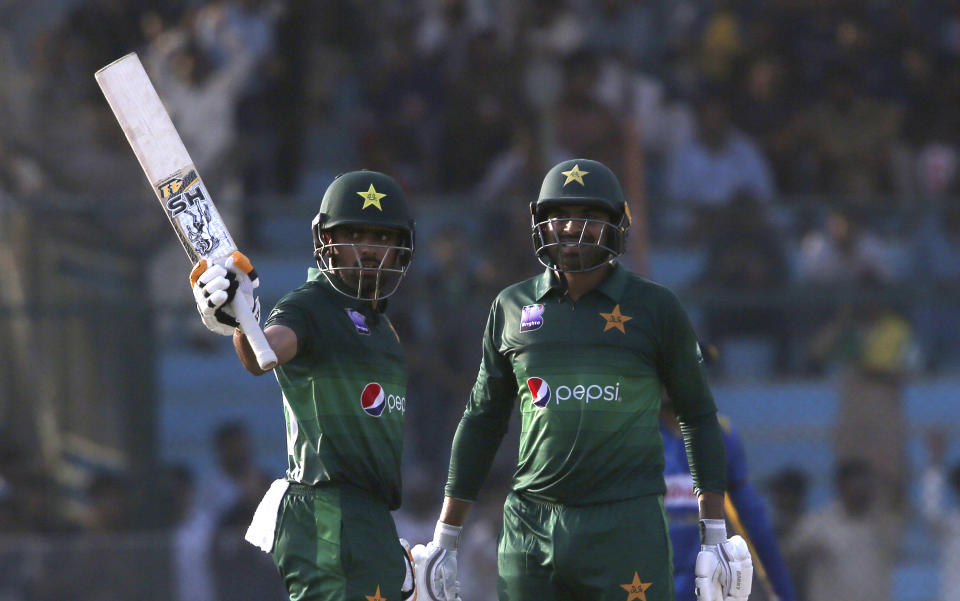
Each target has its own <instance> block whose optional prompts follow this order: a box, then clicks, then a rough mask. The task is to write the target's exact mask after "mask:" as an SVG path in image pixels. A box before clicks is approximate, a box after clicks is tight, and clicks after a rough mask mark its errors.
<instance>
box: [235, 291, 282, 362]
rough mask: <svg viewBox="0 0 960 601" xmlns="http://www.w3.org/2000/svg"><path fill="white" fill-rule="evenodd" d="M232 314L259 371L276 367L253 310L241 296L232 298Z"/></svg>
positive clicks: (268, 344) (271, 351) (275, 356)
mask: <svg viewBox="0 0 960 601" xmlns="http://www.w3.org/2000/svg"><path fill="white" fill-rule="evenodd" d="M232 304H233V314H234V315H236V316H237V322H238V323H239V324H240V330H241V331H242V332H243V333H244V335H246V337H247V342H249V343H250V348H251V349H253V354H254V355H255V356H256V357H257V363H258V364H259V365H260V369H265V370H267V371H269V370H271V369H273V368H274V367H276V366H277V354H276V353H274V352H273V349H272V348H270V343H269V342H267V337H266V336H264V335H263V330H261V329H260V324H259V323H257V320H256V318H254V316H253V310H252V309H251V307H249V306H248V304H247V300H246V299H245V298H244V297H243V295H240V294H238V295H236V296H234V297H233V301H232Z"/></svg>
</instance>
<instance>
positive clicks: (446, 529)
mask: <svg viewBox="0 0 960 601" xmlns="http://www.w3.org/2000/svg"><path fill="white" fill-rule="evenodd" d="M461 530H463V526H453V525H451V524H447V523H444V522H440V521H438V522H437V527H436V529H435V530H434V531H433V542H434V544H435V545H437V546H438V547H440V548H441V549H446V550H447V551H456V550H457V547H459V546H460V531H461Z"/></svg>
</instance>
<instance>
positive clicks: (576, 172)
mask: <svg viewBox="0 0 960 601" xmlns="http://www.w3.org/2000/svg"><path fill="white" fill-rule="evenodd" d="M588 173H590V172H589V171H580V165H574V166H573V169H571V170H570V171H561V172H560V175H565V176H566V177H567V179H566V180H564V182H563V185H564V186H566V185H567V184H569V183H570V182H577V183H578V184H580V185H581V186H583V187H586V186H587V184H585V183H583V176H584V175H586V174H588Z"/></svg>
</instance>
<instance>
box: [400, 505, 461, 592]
mask: <svg viewBox="0 0 960 601" xmlns="http://www.w3.org/2000/svg"><path fill="white" fill-rule="evenodd" d="M460 530H462V527H461V526H451V525H450V524H445V523H443V522H437V528H436V530H434V533H433V540H432V541H431V542H429V543H427V544H426V545H417V546H416V547H414V548H413V550H412V551H411V553H412V555H413V563H414V568H415V572H416V578H417V590H418V591H419V592H420V593H422V594H423V595H425V596H426V599H427V600H428V601H462V600H461V599H460V583H459V582H458V581H457V547H459V545H460Z"/></svg>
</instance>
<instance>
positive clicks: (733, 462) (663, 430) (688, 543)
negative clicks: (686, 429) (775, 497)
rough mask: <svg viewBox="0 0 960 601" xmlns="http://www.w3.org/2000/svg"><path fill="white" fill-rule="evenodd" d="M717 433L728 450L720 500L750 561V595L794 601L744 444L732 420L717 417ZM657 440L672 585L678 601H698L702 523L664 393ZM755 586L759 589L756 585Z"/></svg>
mask: <svg viewBox="0 0 960 601" xmlns="http://www.w3.org/2000/svg"><path fill="white" fill-rule="evenodd" d="M719 419H720V428H721V431H722V433H723V443H724V445H725V447H726V450H727V494H726V498H725V500H724V506H725V509H726V516H727V520H728V521H729V522H731V523H732V526H733V530H734V532H736V533H737V534H740V535H741V536H743V538H745V539H746V540H747V543H748V544H749V545H750V553H751V555H752V556H753V570H754V576H755V580H754V586H753V591H754V594H756V593H757V589H758V588H759V589H762V590H763V592H764V593H765V595H766V597H767V598H768V599H776V600H778V601H795V600H796V595H795V593H794V590H793V583H792V582H791V581H790V573H789V572H788V571H787V566H786V564H785V563H784V561H783V557H781V555H780V550H779V548H778V547H777V541H776V539H775V538H774V535H773V528H772V527H771V525H770V520H769V518H768V517H767V511H766V508H765V507H764V504H763V500H762V499H761V498H760V494H759V493H758V492H757V490H756V489H755V488H754V487H753V484H751V482H750V480H749V479H748V478H747V460H746V454H745V453H744V451H743V443H742V442H741V441H740V436H739V435H738V434H737V432H736V430H734V429H733V427H732V426H731V425H730V421H729V420H728V419H727V418H726V417H723V416H721V417H720V418H719ZM660 435H661V436H662V437H663V450H664V456H665V459H666V464H665V467H664V470H663V476H664V480H665V481H666V484H667V494H666V495H665V496H664V499H663V504H664V509H666V512H667V521H668V522H669V524H670V542H671V544H672V545H673V581H674V590H675V591H676V601H696V598H697V596H696V592H695V590H694V588H695V587H694V575H693V571H694V565H695V564H696V561H697V553H699V552H700V532H699V529H698V521H699V519H700V516H699V512H698V506H697V497H696V496H694V494H693V479H692V477H691V475H690V466H689V465H688V464H687V452H686V450H685V448H684V446H683V437H682V435H681V433H680V424H679V422H678V421H677V418H676V415H675V414H674V412H673V406H672V404H671V403H670V399H669V398H668V397H667V395H666V394H664V395H663V401H662V405H661V410H660ZM758 585H759V586H758Z"/></svg>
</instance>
